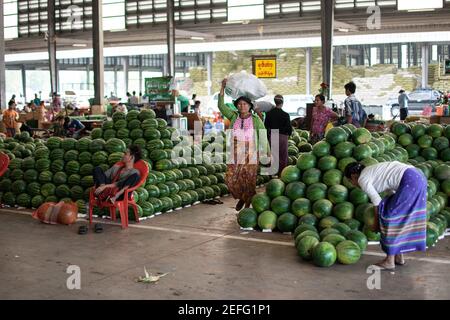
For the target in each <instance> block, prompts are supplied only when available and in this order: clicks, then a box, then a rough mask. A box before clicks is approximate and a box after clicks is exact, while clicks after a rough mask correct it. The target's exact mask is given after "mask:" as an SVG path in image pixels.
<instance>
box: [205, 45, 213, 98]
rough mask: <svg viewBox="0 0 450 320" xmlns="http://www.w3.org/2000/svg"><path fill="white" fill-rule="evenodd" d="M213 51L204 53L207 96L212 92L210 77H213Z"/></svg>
mask: <svg viewBox="0 0 450 320" xmlns="http://www.w3.org/2000/svg"><path fill="white" fill-rule="evenodd" d="M212 63H213V53H212V52H208V53H206V74H207V87H208V96H211V95H212V94H213V92H212V77H213V68H212Z"/></svg>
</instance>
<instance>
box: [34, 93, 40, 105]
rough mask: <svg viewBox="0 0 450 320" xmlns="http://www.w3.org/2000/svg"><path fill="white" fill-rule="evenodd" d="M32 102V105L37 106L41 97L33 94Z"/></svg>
mask: <svg viewBox="0 0 450 320" xmlns="http://www.w3.org/2000/svg"><path fill="white" fill-rule="evenodd" d="M33 102H34V105H35V106H38V105H40V104H41V99H39V98H38V95H37V93H35V94H34V100H33Z"/></svg>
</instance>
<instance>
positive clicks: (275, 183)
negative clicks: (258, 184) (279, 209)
mask: <svg viewBox="0 0 450 320" xmlns="http://www.w3.org/2000/svg"><path fill="white" fill-rule="evenodd" d="M284 191H285V184H284V182H283V181H282V180H280V179H273V180H271V181H270V182H269V183H268V184H267V186H266V194H267V195H268V196H269V197H270V198H272V199H274V198H276V197H279V196H282V195H283V194H284Z"/></svg>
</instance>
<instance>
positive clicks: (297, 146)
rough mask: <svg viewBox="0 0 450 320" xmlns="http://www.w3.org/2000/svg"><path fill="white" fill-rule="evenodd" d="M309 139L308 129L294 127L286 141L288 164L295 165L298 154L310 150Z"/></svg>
mask: <svg viewBox="0 0 450 320" xmlns="http://www.w3.org/2000/svg"><path fill="white" fill-rule="evenodd" d="M308 141H309V131H305V130H300V129H295V130H293V132H292V135H291V136H290V137H289V141H288V143H289V144H288V154H289V162H288V163H289V165H295V164H296V163H297V160H298V156H299V154H300V153H303V152H311V151H312V146H311V144H310V143H309V142H308Z"/></svg>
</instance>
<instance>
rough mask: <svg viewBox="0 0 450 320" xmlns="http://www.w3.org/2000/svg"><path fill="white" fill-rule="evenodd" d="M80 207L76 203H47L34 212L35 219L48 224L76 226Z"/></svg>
mask: <svg viewBox="0 0 450 320" xmlns="http://www.w3.org/2000/svg"><path fill="white" fill-rule="evenodd" d="M77 217H78V206H77V204H76V203H74V202H63V201H61V202H58V203H55V202H46V203H43V204H42V205H41V206H40V207H39V208H38V209H36V211H34V212H33V218H35V219H37V220H40V221H41V222H43V223H48V224H66V225H69V224H74V223H75V222H76V221H77Z"/></svg>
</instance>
